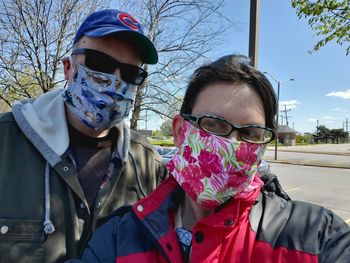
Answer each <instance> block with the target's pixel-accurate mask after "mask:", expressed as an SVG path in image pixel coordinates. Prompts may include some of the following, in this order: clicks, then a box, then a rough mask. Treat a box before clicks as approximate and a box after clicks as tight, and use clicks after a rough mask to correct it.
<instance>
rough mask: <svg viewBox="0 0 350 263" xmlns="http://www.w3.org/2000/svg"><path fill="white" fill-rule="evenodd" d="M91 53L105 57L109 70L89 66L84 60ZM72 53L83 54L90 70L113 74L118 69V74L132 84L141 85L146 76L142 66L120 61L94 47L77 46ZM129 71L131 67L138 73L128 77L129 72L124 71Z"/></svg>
mask: <svg viewBox="0 0 350 263" xmlns="http://www.w3.org/2000/svg"><path fill="white" fill-rule="evenodd" d="M91 53H95V54H96V55H97V56H100V57H105V58H106V60H107V62H106V64H107V65H110V68H109V69H110V70H106V71H101V70H97V69H96V68H91V67H89V65H87V64H88V63H86V61H87V60H88V56H89V54H91ZM73 55H85V61H84V63H85V66H87V67H88V68H89V69H91V70H95V71H99V72H103V73H107V74H113V72H114V71H115V70H116V69H117V68H118V69H119V70H120V74H121V78H122V79H123V80H124V81H126V82H128V83H130V84H134V85H141V84H142V83H143V82H144V81H145V79H146V78H147V76H148V73H147V71H145V70H144V69H143V68H141V67H138V66H135V65H131V64H127V63H122V62H120V61H118V60H116V59H115V58H113V57H111V56H110V55H107V54H106V53H103V52H101V51H98V50H95V49H90V48H79V49H76V50H74V51H73V52H72V56H73ZM128 69H129V72H130V69H132V70H133V71H134V72H137V73H138V75H137V76H136V75H135V76H133V78H130V77H129V76H128V75H129V74H130V73H126V72H128ZM123 75H124V76H123ZM137 78H140V80H139V81H137Z"/></svg>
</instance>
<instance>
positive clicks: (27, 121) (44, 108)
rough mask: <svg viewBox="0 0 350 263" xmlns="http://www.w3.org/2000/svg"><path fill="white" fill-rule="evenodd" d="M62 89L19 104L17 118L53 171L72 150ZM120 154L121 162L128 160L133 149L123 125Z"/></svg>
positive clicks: (14, 110) (118, 147) (16, 107)
mask: <svg viewBox="0 0 350 263" xmlns="http://www.w3.org/2000/svg"><path fill="white" fill-rule="evenodd" d="M62 91H63V90H62V89H56V90H51V91H49V92H47V93H44V94H42V95H41V96H39V97H38V98H36V99H35V100H33V99H31V100H23V101H18V102H16V103H15V104H14V105H13V109H12V111H13V116H14V118H15V120H16V122H17V124H18V126H19V127H20V128H21V130H22V132H23V133H24V134H25V135H26V137H27V138H28V139H29V140H30V141H31V142H32V143H33V145H34V146H35V147H36V148H37V149H38V150H39V151H40V153H41V154H42V155H43V157H44V158H45V159H46V161H48V163H49V164H50V165H51V166H52V167H53V166H55V165H56V164H57V163H59V162H60V161H61V160H62V158H63V156H64V155H65V154H66V152H67V149H68V147H69V134H68V128H67V120H66V115H65V106H64V100H63V97H62ZM116 128H117V129H118V134H119V135H118V141H117V150H118V154H119V157H120V159H122V160H123V161H124V160H125V158H126V157H127V153H128V151H129V148H130V129H129V127H128V126H127V125H126V124H125V122H121V123H119V124H118V125H117V126H116Z"/></svg>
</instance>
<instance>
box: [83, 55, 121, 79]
mask: <svg viewBox="0 0 350 263" xmlns="http://www.w3.org/2000/svg"><path fill="white" fill-rule="evenodd" d="M85 65H86V66H87V67H88V68H89V69H91V70H95V71H99V72H104V73H108V74H112V73H113V72H114V71H115V70H116V68H117V66H116V61H115V60H114V59H113V58H111V57H110V56H108V55H106V54H104V53H102V52H98V51H95V50H91V49H88V50H86V54H85Z"/></svg>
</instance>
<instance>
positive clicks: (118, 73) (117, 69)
mask: <svg viewBox="0 0 350 263" xmlns="http://www.w3.org/2000/svg"><path fill="white" fill-rule="evenodd" d="M113 74H114V75H116V76H117V77H118V78H121V77H122V74H121V72H120V69H119V68H116V69H115V71H114V72H113Z"/></svg>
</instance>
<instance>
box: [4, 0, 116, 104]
mask: <svg viewBox="0 0 350 263" xmlns="http://www.w3.org/2000/svg"><path fill="white" fill-rule="evenodd" d="M107 2H109V1H106V0H85V1H79V0H60V1H52V0H51V1H49V0H45V1H44V0H35V1H34V0H1V2H0V10H1V11H0V100H2V103H6V104H7V105H8V106H11V104H12V102H13V101H14V100H17V99H23V98H32V97H34V96H37V95H38V94H41V93H44V92H47V91H49V90H51V89H53V88H55V87H58V86H60V84H62V82H63V77H62V76H59V72H60V70H61V68H60V61H61V59H62V58H63V57H64V56H65V55H66V54H67V53H68V52H69V51H70V49H71V47H72V41H73V38H74V35H75V32H76V30H77V28H78V26H79V25H80V24H81V22H82V20H83V19H84V18H85V17H86V16H87V15H88V14H89V13H91V12H92V11H94V10H96V9H97V8H101V7H105V6H107Z"/></svg>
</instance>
